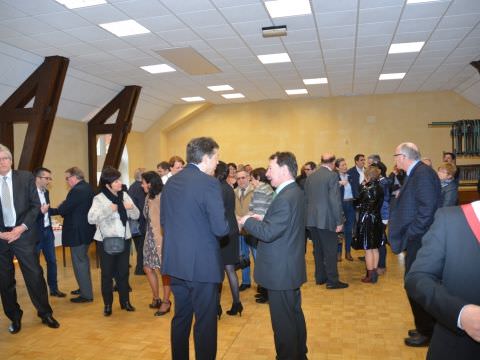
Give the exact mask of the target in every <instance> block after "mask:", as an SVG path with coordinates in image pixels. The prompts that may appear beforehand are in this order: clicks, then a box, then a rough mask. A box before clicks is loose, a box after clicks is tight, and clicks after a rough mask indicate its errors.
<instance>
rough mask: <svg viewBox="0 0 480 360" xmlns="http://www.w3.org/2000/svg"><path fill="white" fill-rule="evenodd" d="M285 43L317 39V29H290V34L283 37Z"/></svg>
mask: <svg viewBox="0 0 480 360" xmlns="http://www.w3.org/2000/svg"><path fill="white" fill-rule="evenodd" d="M282 39H283V41H284V43H285V44H288V43H292V42H293V43H295V42H305V41H315V40H317V33H316V31H315V29H304V30H298V31H288V35H287V36H286V37H284V38H282Z"/></svg>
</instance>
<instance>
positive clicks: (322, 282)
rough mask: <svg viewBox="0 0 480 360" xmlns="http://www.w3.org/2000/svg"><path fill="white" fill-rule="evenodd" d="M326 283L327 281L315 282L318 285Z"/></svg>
mask: <svg viewBox="0 0 480 360" xmlns="http://www.w3.org/2000/svg"><path fill="white" fill-rule="evenodd" d="M326 283H327V282H326V281H315V284H317V285H325V284H326Z"/></svg>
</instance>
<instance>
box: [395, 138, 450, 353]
mask: <svg viewBox="0 0 480 360" xmlns="http://www.w3.org/2000/svg"><path fill="white" fill-rule="evenodd" d="M394 157H395V163H396V166H397V168H398V169H402V170H404V171H406V173H407V179H406V180H405V182H404V184H403V186H402V188H401V189H400V192H399V193H398V194H397V197H396V199H395V201H394V202H393V203H392V205H391V208H390V221H389V242H390V246H391V248H392V251H393V252H394V253H395V254H398V253H400V252H402V251H405V250H406V252H407V253H406V257H405V274H408V272H409V270H410V267H411V266H412V264H413V261H414V260H415V258H416V256H417V252H418V250H420V247H421V246H422V237H423V235H425V233H426V232H427V231H428V229H429V227H430V225H431V224H432V223H433V218H434V215H435V211H436V210H437V208H438V206H439V203H440V180H439V178H438V176H437V174H436V173H435V171H434V170H433V169H432V168H431V167H429V166H427V165H425V164H424V163H423V162H421V161H420V159H421V155H420V151H419V150H418V147H417V146H416V145H415V144H413V143H402V144H400V145H398V146H397V148H396V149H395V154H394ZM409 301H410V306H411V308H412V312H413V317H414V320H415V326H416V329H412V330H409V332H408V335H409V336H408V338H406V339H405V345H407V346H427V345H428V343H429V341H430V337H431V336H432V332H433V325H434V323H435V320H434V319H433V317H432V316H431V315H430V314H429V313H428V312H426V311H425V310H424V309H423V307H422V306H421V305H419V304H418V303H417V302H416V301H415V300H414V299H411V298H409Z"/></svg>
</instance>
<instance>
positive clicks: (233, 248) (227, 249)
mask: <svg viewBox="0 0 480 360" xmlns="http://www.w3.org/2000/svg"><path fill="white" fill-rule="evenodd" d="M220 185H221V187H222V199H223V204H224V206H225V217H226V218H227V221H228V226H229V228H230V232H229V233H228V235H227V236H224V237H222V238H221V239H220V248H221V254H222V260H223V264H224V265H234V264H236V263H237V262H238V256H239V254H238V252H239V246H238V235H239V234H238V223H237V217H236V216H235V193H234V192H233V188H232V187H231V186H230V185H228V184H227V182H226V181H221V182H220Z"/></svg>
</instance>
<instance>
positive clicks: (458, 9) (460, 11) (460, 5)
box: [446, 0, 480, 16]
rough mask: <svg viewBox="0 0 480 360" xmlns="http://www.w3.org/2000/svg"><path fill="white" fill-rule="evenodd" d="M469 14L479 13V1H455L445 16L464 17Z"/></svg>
mask: <svg viewBox="0 0 480 360" xmlns="http://www.w3.org/2000/svg"><path fill="white" fill-rule="evenodd" d="M469 13H477V14H479V13H480V1H476V0H455V1H453V2H452V5H451V6H450V7H449V9H448V12H447V14H446V15H448V16H450V15H464V14H469Z"/></svg>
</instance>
